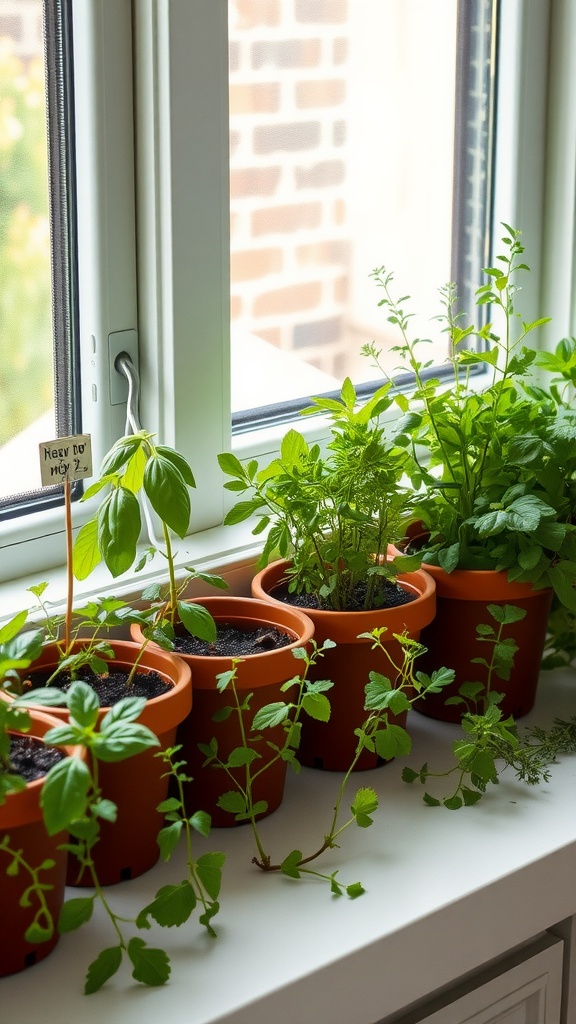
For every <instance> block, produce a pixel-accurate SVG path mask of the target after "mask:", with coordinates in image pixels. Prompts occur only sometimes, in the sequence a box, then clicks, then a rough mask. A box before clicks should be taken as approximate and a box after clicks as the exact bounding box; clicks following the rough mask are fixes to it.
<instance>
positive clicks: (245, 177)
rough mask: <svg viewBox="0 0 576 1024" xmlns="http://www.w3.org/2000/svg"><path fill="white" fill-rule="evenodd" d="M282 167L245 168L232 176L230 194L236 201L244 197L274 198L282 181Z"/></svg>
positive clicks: (232, 173) (233, 172)
mask: <svg viewBox="0 0 576 1024" xmlns="http://www.w3.org/2000/svg"><path fill="white" fill-rule="evenodd" d="M280 173H281V169H280V167H243V168H241V169H238V170H235V171H232V172H231V174H230V194H231V195H232V197H233V198H234V199H238V198H243V197H244V196H272V195H274V192H275V191H276V187H277V185H278V182H279V180H280Z"/></svg>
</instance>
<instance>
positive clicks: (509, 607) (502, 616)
mask: <svg viewBox="0 0 576 1024" xmlns="http://www.w3.org/2000/svg"><path fill="white" fill-rule="evenodd" d="M487 607H488V611H489V613H490V615H491V616H492V618H493V619H495V620H496V622H500V623H502V624H503V625H510V624H511V623H512V622H521V621H522V619H525V618H526V609H525V608H517V607H516V606H515V605H513V604H505V605H499V604H489V605H488V606H487Z"/></svg>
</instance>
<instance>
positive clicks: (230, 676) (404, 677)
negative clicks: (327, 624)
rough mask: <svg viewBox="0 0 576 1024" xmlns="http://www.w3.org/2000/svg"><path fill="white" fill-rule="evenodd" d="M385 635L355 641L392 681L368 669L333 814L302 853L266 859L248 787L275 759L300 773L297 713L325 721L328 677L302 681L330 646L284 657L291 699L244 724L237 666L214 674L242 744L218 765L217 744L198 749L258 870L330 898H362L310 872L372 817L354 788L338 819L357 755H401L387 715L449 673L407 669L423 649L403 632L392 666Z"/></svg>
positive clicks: (367, 799)
mask: <svg viewBox="0 0 576 1024" xmlns="http://www.w3.org/2000/svg"><path fill="white" fill-rule="evenodd" d="M385 632H386V629H385V627H382V628H378V629H375V630H373V631H372V632H371V633H365V634H361V636H362V637H363V638H364V639H366V640H369V641H371V643H372V648H373V649H376V648H378V649H379V650H380V651H382V652H383V653H384V654H385V655H386V657H387V658H388V660H389V662H390V666H391V669H392V677H393V679H394V680H395V683H394V684H393V683H392V682H391V680H390V679H389V678H387V677H385V676H384V675H382V674H381V673H378V672H371V673H370V681H369V682H368V684H367V685H366V688H365V690H366V705H365V706H366V710H367V711H368V716H367V718H366V720H365V721H364V723H363V724H362V726H361V727H360V728H359V729H356V730H355V734H356V736H357V737H358V743H357V747H356V751H355V755H354V758H353V760H352V762H351V764H350V767H349V769H348V771H346V772H345V773H344V775H343V777H342V781H341V783H340V786H339V788H338V791H337V795H336V800H335V805H334V811H333V814H332V817H331V820H330V824H329V827H328V829H327V831H326V833H325V834H324V836H323V839H322V841H321V842H320V844H319V845H318V847H317V848H316V849H315V850H314V851H313V852H312V853H309V854H307V855H305V854H304V853H303V852H302V851H301V850H299V849H294V850H291V851H290V852H289V853H288V854H286V856H284V857H283V858H282V860H279V861H277V862H274V861H273V859H272V857H271V855H270V854H269V853H268V852H267V850H266V849H265V847H264V844H263V840H262V837H261V834H260V831H259V828H258V823H257V817H258V815H260V814H262V813H263V812H264V811H265V810H266V803H265V801H254V799H253V787H254V783H255V782H256V780H257V779H258V777H259V775H260V774H261V773H263V772H266V771H267V770H269V768H270V767H271V765H272V764H274V763H276V761H277V760H280V759H282V760H285V761H287V763H288V764H289V765H290V766H291V767H292V769H293V770H294V771H295V772H298V771H299V769H300V764H299V762H298V758H297V754H298V746H299V741H300V734H301V728H302V722H301V717H302V714H303V713H304V714H308V715H310V716H311V717H312V718H315V719H316V720H318V721H325V722H326V721H328V720H329V717H330V701H329V698H328V696H327V693H328V692H329V690H330V689H331V687H332V683H331V682H330V680H317V681H315V682H310V680H309V679H308V674H309V670H310V668H311V667H312V666H314V665H315V664H316V662H317V660H318V658H320V657H322V655H323V653H324V651H325V650H326V649H329V648H331V647H334V646H335V645H334V643H333V642H332V641H330V640H326V641H325V642H324V644H323V645H322V647H318V646H317V645H314V644H313V647H312V651H311V652H310V653H309V652H307V651H306V649H305V648H297V649H295V650H294V651H293V652H292V653H293V655H294V657H295V658H297V659H298V660H301V661H303V662H304V671H303V672H302V674H301V675H297V676H295V677H294V678H293V679H290V680H288V681H287V682H286V683H285V684H284V686H283V690H284V691H285V692H286V693H289V692H290V691H294V694H293V698H292V700H291V701H276V702H274V703H273V704H268V705H266V706H265V707H263V708H261V709H260V710H259V711H257V712H256V714H255V715H254V716H253V718H252V722H251V724H250V725H248V724H247V721H246V717H247V716H248V713H249V711H250V697H251V695H249V696H248V697H247V698H246V699H245V700H244V701H242V702H241V701H240V698H239V696H238V692H237V689H236V686H235V680H236V675H237V663H236V664H234V666H233V668H232V669H231V670H229V671H228V672H224V673H221V674H220V675H219V676H218V677H217V681H218V682H217V685H218V689H219V691H220V692H221V693H225V692H227V691H230V692H231V694H232V700H233V702H232V704H231V705H230V706H225V707H223V708H222V710H221V712H220V713H218V715H217V716H215V718H216V719H217V720H222V719H224V718H226V717H228V716H229V715H233V714H235V715H237V717H238V723H239V729H240V734H241V737H242V746H240V747H236V748H235V749H234V750H232V751H231V752H230V754H229V755H228V758H227V760H226V761H223V760H222V759H221V758H220V757H219V755H218V741H217V739H216V738H213V739H212V740H211V742H210V743H209V744H201V745H200V749H201V750H202V752H203V753H204V754H205V755H206V762H205V764H213V765H214V766H216V767H218V768H220V769H222V770H223V771H224V772H226V773H227V775H228V776H229V778H230V779H231V781H232V782H233V784H234V787H235V788H234V789H233V790H230V791H229V792H227V793H224V794H223V795H222V796H221V797H220V799H219V801H218V804H219V806H220V807H221V808H222V809H224V810H226V811H229V812H230V813H231V814H233V815H234V818H235V820H236V821H248V822H249V823H250V826H251V828H252V833H253V836H254V841H255V845H256V850H257V853H256V855H255V856H254V858H253V861H252V862H253V864H255V865H256V866H257V867H258V868H260V869H261V870H262V871H265V872H270V871H279V872H282V873H283V874H285V875H288V876H289V877H291V878H296V879H299V878H302V876H313V877H315V878H319V879H321V880H323V881H326V882H328V883H329V886H330V891H331V893H332V894H333V895H342V894H343V893H344V892H345V893H346V894H347V895H348V896H349V897H350V898H352V899H354V898H356V897H357V896H360V895H362V893H363V892H364V888H363V886H362V885H361V883H359V882H354V883H352V884H350V885H345V886H344V885H342V883H341V882H340V881H339V880H338V879H337V877H336V876H337V874H338V872H337V871H335V872H332V873H331V874H329V875H327V874H324V873H322V872H320V871H317V870H315V869H314V868H312V867H310V865H311V864H312V863H313V862H315V861H316V860H317V859H318V858H319V857H320V856H321V855H322V854H323V853H325V852H326V851H327V850H332V849H335V848H338V846H339V843H338V840H339V838H340V836H341V835H342V833H343V832H344V831H345V830H346V829H347V828H349V827H350V825H353V824H356V825H357V826H358V827H360V828H368V827H369V826H370V825H371V824H372V822H373V818H372V815H373V814H374V812H375V811H376V810H377V808H378V797H377V795H376V793H375V791H374V789H372V788H371V787H367V786H364V787H360V788H359V789H358V790H357V792H356V794H355V797H354V800H353V802H352V804H351V805H350V817H346V818H345V820H344V821H342V820H341V817H342V805H343V802H344V796H345V791H346V789H347V786H348V783H349V780H350V776H351V774H352V772H353V771H354V768H355V765H356V763H357V761H358V759H359V757H360V755H361V753H362V751H363V750H366V749H367V750H370V751H372V752H374V751H376V752H377V753H378V755H379V756H380V757H381V758H383V759H384V760H390V759H391V758H393V757H397V756H401V755H404V754H407V753H409V752H410V749H411V739H410V736H409V734H408V733H407V731H406V730H405V729H404V728H403V727H402V726H400V725H398V724H397V723H396V722H392V721H390V719H389V715H394V716H395V715H398V714H401V713H402V712H404V711H407V710H409V708H410V707H411V706H412V704H413V703H414V701H415V700H417V699H418V698H420V697H425V695H426V694H427V693H430V692H436V693H437V692H439V691H440V690H441V689H442V688H443V687H444V686H446V685H448V684H449V683H451V682H452V681H453V678H454V673H453V672H452V671H451V670H448V669H444V668H442V669H439V670H438V671H436V672H433V673H432V675H431V676H427V675H426V674H425V673H423V672H417V671H415V669H414V662H415V660H416V658H417V657H418V656H419V654H420V653H421V652H422V651H423V650H424V648H422V646H421V645H420V644H418V643H417V642H416V641H415V640H412V639H411V638H409V637H406V636H404V635H398V636H397V637H396V639H397V640H398V641H399V642H400V645H401V649H402V654H403V659H402V663H401V664H395V662H394V660H393V658H392V655H391V654H390V652H389V650H388V647H387V646H384V644H383V643H382V636H383V634H384V633H385ZM278 725H281V726H282V728H283V729H284V734H285V739H284V743H283V745H282V746H278V745H274V744H272V743H271V742H270V741H266V740H265V732H266V729H268V728H272V727H276V726H278ZM262 742H266V743H267V745H268V746H269V747H272V748H273V749H274V750H275V752H276V753H275V757H274V758H273V759H272V760H271V761H268V762H267V763H266V764H264V765H263V766H262V767H259V765H258V761H259V759H260V757H261V755H260V754H259V752H258V749H257V748H258V745H259V743H262ZM238 768H244V771H245V776H244V779H245V781H244V782H243V783H240V782H239V781H238V776H237V775H236V774H234V772H235V770H236V769H238Z"/></svg>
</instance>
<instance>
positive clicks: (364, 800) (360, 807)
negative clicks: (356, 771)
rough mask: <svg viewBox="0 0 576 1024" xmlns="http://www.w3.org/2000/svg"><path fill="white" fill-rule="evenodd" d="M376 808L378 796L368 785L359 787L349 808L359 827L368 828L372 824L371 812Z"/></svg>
mask: <svg viewBox="0 0 576 1024" xmlns="http://www.w3.org/2000/svg"><path fill="white" fill-rule="evenodd" d="M377 809H378V797H377V796H376V793H375V792H374V790H373V789H371V788H370V787H363V788H362V789H359V790H358V791H357V793H356V796H355V798H354V803H353V804H352V806H351V808H350V810H351V811H352V814H353V815H354V817H355V818H356V824H357V825H359V826H360V828H368V827H369V826H370V825H371V824H372V818H371V817H370V815H371V814H374V812H375V811H376V810H377Z"/></svg>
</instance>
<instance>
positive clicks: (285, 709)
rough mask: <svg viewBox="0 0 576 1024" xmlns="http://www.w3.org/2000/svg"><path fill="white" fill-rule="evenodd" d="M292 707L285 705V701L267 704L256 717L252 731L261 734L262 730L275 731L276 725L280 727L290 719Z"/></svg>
mask: <svg viewBox="0 0 576 1024" xmlns="http://www.w3.org/2000/svg"><path fill="white" fill-rule="evenodd" d="M290 707H291V705H290V704H286V703H284V701H274V702H273V703H272V704H266V705H265V706H264V707H263V708H260V710H259V711H257V712H256V714H255V715H254V720H253V722H252V731H253V732H259V730H260V729H273V728H274V726H275V725H280V724H281V722H284V721H285V720H286V718H287V717H288V715H289V713H290Z"/></svg>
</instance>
